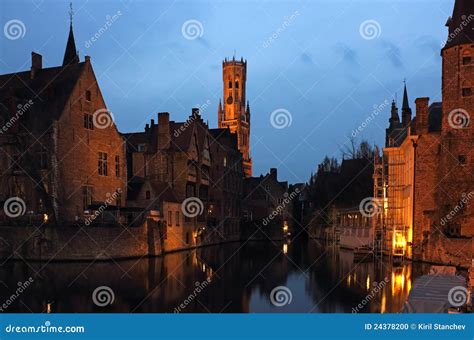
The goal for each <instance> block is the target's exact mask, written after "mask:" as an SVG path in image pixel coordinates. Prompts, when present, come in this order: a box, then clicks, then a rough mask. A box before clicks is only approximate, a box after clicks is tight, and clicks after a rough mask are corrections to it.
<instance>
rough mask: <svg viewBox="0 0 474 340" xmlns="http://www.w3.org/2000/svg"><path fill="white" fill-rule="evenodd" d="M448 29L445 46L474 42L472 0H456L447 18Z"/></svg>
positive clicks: (473, 6) (473, 2) (473, 3)
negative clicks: (451, 13)
mask: <svg viewBox="0 0 474 340" xmlns="http://www.w3.org/2000/svg"><path fill="white" fill-rule="evenodd" d="M446 26H447V27H448V29H449V33H448V39H447V41H446V45H445V48H449V47H452V46H456V45H462V44H471V43H473V42H474V1H472V0H456V3H455V4H454V10H453V15H452V16H451V17H450V18H449V19H448V22H447V23H446Z"/></svg>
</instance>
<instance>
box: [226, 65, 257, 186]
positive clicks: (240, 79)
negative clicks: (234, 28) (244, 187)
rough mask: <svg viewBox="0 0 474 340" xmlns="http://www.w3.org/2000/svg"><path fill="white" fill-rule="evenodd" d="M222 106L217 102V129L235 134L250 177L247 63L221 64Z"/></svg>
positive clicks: (246, 174)
mask: <svg viewBox="0 0 474 340" xmlns="http://www.w3.org/2000/svg"><path fill="white" fill-rule="evenodd" d="M222 80H223V85H224V86H223V98H224V105H222V102H221V101H219V108H218V122H219V128H229V129H230V132H232V133H236V134H237V139H238V144H239V150H240V152H241V153H242V156H243V165H244V172H245V176H246V177H251V176H252V159H251V158H250V105H249V103H248V102H247V105H246V93H245V90H246V81H247V61H246V60H243V58H241V59H240V61H238V60H237V61H236V60H235V57H234V58H233V59H232V60H227V59H225V60H224V61H223V62H222Z"/></svg>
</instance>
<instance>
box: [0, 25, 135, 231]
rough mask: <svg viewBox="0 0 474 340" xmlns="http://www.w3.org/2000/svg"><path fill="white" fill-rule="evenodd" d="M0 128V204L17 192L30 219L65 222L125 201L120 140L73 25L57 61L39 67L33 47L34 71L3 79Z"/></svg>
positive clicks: (39, 61)
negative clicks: (81, 57)
mask: <svg viewBox="0 0 474 340" xmlns="http://www.w3.org/2000/svg"><path fill="white" fill-rule="evenodd" d="M0 127H3V128H2V129H1V130H0V167H1V168H2V174H1V175H0V201H4V200H6V199H8V198H10V197H20V198H22V199H23V200H24V201H25V203H26V211H27V215H28V216H34V215H42V214H47V215H49V220H50V221H53V219H55V220H57V221H58V222H60V223H62V224H64V223H68V222H72V223H74V222H75V221H77V220H83V219H84V216H85V211H86V210H88V209H89V207H90V206H91V205H93V204H97V205H104V202H105V201H106V200H109V201H108V202H107V204H108V207H109V208H111V207H112V206H119V205H121V204H122V203H123V202H122V200H121V197H122V196H125V193H126V177H127V175H126V166H125V150H124V141H123V139H122V137H121V136H120V134H119V133H118V131H117V128H116V126H115V124H114V122H113V120H112V117H111V115H110V114H109V113H108V112H107V109H106V105H105V102H104V99H103V97H102V93H101V90H100V88H99V85H98V83H97V79H96V77H95V74H94V70H93V68H92V64H91V61H90V58H89V57H87V56H86V57H85V61H83V62H80V61H79V56H78V54H77V50H76V46H75V42H74V34H73V30H72V24H71V26H70V31H69V38H68V41H67V47H66V51H65V54H64V60H63V64H62V65H61V66H56V67H49V68H44V67H43V62H42V56H41V55H39V54H37V53H34V52H33V53H32V65H31V70H29V71H23V72H17V73H13V74H6V75H2V76H0ZM114 193H116V194H115V195H113V194H114ZM112 196H114V198H115V199H114V200H113V202H111V201H110V199H109V198H110V197H112ZM2 206H3V203H2ZM2 213H3V209H2ZM18 220H22V218H19V219H18ZM22 224H24V223H22Z"/></svg>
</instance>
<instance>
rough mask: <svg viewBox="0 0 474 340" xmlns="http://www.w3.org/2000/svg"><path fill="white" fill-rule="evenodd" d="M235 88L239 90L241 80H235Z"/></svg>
mask: <svg viewBox="0 0 474 340" xmlns="http://www.w3.org/2000/svg"><path fill="white" fill-rule="evenodd" d="M235 88H236V89H238V88H239V79H236V80H235Z"/></svg>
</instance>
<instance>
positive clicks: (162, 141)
mask: <svg viewBox="0 0 474 340" xmlns="http://www.w3.org/2000/svg"><path fill="white" fill-rule="evenodd" d="M170 139H171V135H170V114H169V113H168V112H160V113H158V149H159V150H164V149H168V148H169V146H170Z"/></svg>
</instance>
